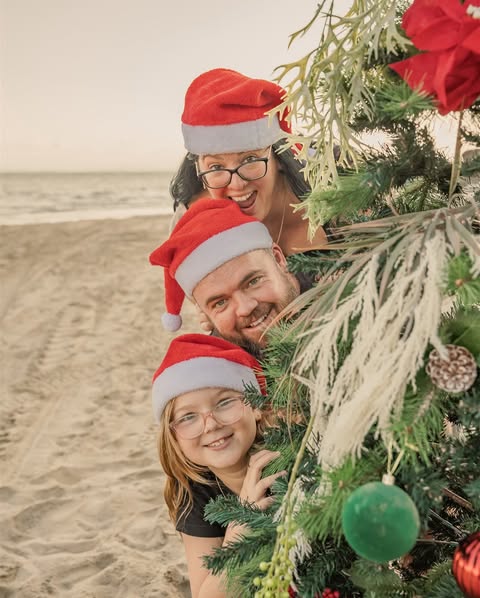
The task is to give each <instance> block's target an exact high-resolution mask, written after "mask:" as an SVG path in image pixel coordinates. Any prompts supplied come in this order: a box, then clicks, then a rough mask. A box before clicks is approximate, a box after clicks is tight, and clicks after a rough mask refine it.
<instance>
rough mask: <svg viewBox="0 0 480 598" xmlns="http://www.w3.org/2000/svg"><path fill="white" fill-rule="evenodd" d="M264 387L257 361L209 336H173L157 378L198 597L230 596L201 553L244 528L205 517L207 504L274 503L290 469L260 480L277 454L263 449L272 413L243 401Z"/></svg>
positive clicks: (156, 403) (170, 474)
mask: <svg viewBox="0 0 480 598" xmlns="http://www.w3.org/2000/svg"><path fill="white" fill-rule="evenodd" d="M246 385H249V386H253V387H255V388H256V389H257V390H258V391H259V392H263V393H264V392H265V387H264V380H263V376H262V374H261V370H260V366H259V364H258V362H257V361H256V360H255V359H254V358H253V357H252V356H251V355H250V354H248V353H247V352H246V351H244V350H243V349H240V348H239V347H237V346H236V345H232V344H231V343H229V342H227V341H224V340H223V339H220V338H216V337H212V336H207V335H204V334H185V335H182V336H179V337H177V338H175V339H174V340H173V341H172V342H171V344H170V346H169V348H168V351H167V353H166V355H165V357H164V359H163V361H162V364H161V365H160V367H159V368H158V370H157V371H156V373H155V375H154V378H153V389H152V398H153V410H154V415H155V419H156V420H157V422H158V423H159V456H160V462H161V464H162V467H163V469H164V471H165V474H166V478H167V480H166V485H165V492H164V496H165V502H166V503H167V507H168V510H169V513H170V516H171V518H172V520H173V522H174V524H175V528H176V529H177V531H179V532H180V534H181V537H182V540H183V544H184V547H185V553H186V558H187V565H188V574H189V579H190V588H191V591H192V597H193V598H202V597H205V596H207V597H208V598H226V596H227V594H226V590H225V585H224V579H223V576H215V575H213V574H212V573H211V572H209V570H208V569H206V568H205V567H204V564H203V561H202V557H203V556H205V555H207V554H211V553H212V551H213V550H214V549H215V548H218V547H220V546H222V545H225V544H227V543H228V542H231V541H232V540H235V538H236V537H237V536H238V534H240V533H242V532H244V531H245V530H243V528H242V526H239V525H237V524H235V523H233V522H232V523H230V524H229V525H228V526H227V527H226V528H224V527H221V526H219V525H214V524H211V523H209V522H208V521H206V520H205V517H204V508H205V505H206V504H207V503H208V502H209V501H210V500H211V499H213V498H215V497H217V496H221V495H237V496H238V497H239V499H240V500H241V501H243V502H248V503H249V504H251V505H254V506H256V507H257V508H259V509H262V510H263V509H266V508H267V507H268V506H269V505H270V504H271V503H272V501H273V498H272V497H271V496H270V492H269V489H270V487H271V485H272V484H273V482H274V481H275V480H276V479H277V478H278V477H279V476H282V475H285V474H286V472H285V471H281V472H278V473H274V474H272V475H269V476H266V477H264V478H262V472H263V469H264V467H265V466H266V465H267V464H268V463H270V462H271V461H273V459H275V458H276V457H278V456H279V453H275V452H272V451H267V450H261V449H260V447H258V446H257V444H256V443H257V442H258V441H259V440H261V433H262V429H263V428H264V427H265V425H266V424H267V421H266V420H267V416H266V414H265V413H264V412H262V411H260V410H259V409H253V408H252V407H251V406H249V405H247V404H246V403H245V402H244V389H245V386H246Z"/></svg>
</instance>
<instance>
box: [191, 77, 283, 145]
mask: <svg viewBox="0 0 480 598" xmlns="http://www.w3.org/2000/svg"><path fill="white" fill-rule="evenodd" d="M285 96H286V91H285V90H284V89H283V88H282V87H280V86H279V85H277V84H276V83H272V82H271V81H266V80H265V79H252V78H250V77H246V76H245V75H242V74H241V73H238V72H236V71H232V70H230V69H213V70H211V71H207V72H206V73H202V74H201V75H200V76H198V77H197V78H196V79H194V80H193V81H192V83H191V84H190V87H189V88H188V89H187V93H186V94H185V105H184V110H183V114H182V132H183V139H184V142H185V148H186V149H187V150H188V151H189V152H192V153H193V154H223V153H232V152H243V151H248V150H253V149H260V148H264V147H268V146H269V145H272V143H275V142H276V141H278V140H279V139H282V138H284V137H286V134H287V133H290V132H291V129H290V125H289V123H288V122H287V115H288V109H285V110H284V111H283V112H282V114H281V115H279V114H275V115H274V116H271V115H270V116H269V115H268V114H267V113H268V112H269V111H270V110H273V109H274V108H276V107H277V106H279V105H280V104H281V103H282V101H283V99H284V97H285Z"/></svg>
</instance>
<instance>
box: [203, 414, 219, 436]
mask: <svg viewBox="0 0 480 598" xmlns="http://www.w3.org/2000/svg"><path fill="white" fill-rule="evenodd" d="M218 426H219V424H218V422H217V420H216V419H215V418H214V417H213V415H212V414H211V413H209V414H208V415H206V416H205V427H204V432H210V431H211V430H215V429H216V428H218Z"/></svg>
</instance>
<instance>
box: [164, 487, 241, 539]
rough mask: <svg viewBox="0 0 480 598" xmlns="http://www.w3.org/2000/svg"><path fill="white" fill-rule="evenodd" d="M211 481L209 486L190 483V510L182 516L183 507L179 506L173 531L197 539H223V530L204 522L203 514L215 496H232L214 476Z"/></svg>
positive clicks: (213, 524)
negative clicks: (191, 500) (191, 498)
mask: <svg viewBox="0 0 480 598" xmlns="http://www.w3.org/2000/svg"><path fill="white" fill-rule="evenodd" d="M211 480H212V484H211V485H207V484H199V483H198V482H190V486H191V488H192V494H193V505H192V508H191V510H190V511H187V512H186V514H182V511H183V508H184V505H181V507H180V509H179V511H178V512H179V513H180V514H181V515H180V516H179V517H177V523H176V525H175V529H176V530H177V531H178V532H182V533H184V534H187V535H188V536H196V537H198V538H223V537H224V536H225V528H224V527H222V526H221V525H218V524H216V523H208V522H207V521H205V519H204V516H203V512H204V509H205V506H206V505H207V503H208V502H209V501H210V500H212V499H213V498H216V497H217V496H228V495H232V494H233V492H232V491H231V490H230V489H229V488H227V487H226V486H225V485H224V484H222V483H221V482H220V480H217V479H216V478H215V477H214V476H212V477H211Z"/></svg>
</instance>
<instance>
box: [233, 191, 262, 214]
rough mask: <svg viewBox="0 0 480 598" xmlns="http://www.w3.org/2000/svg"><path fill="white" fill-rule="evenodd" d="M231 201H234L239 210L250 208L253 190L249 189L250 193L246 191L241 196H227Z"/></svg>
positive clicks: (253, 200)
mask: <svg viewBox="0 0 480 598" xmlns="http://www.w3.org/2000/svg"><path fill="white" fill-rule="evenodd" d="M229 197H230V199H231V200H232V201H234V202H235V203H236V204H237V205H238V207H239V208H240V209H241V210H246V209H247V208H250V207H251V206H253V204H254V203H255V199H256V194H255V191H251V192H250V193H246V194H245V195H242V196H241V197H232V196H229Z"/></svg>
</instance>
